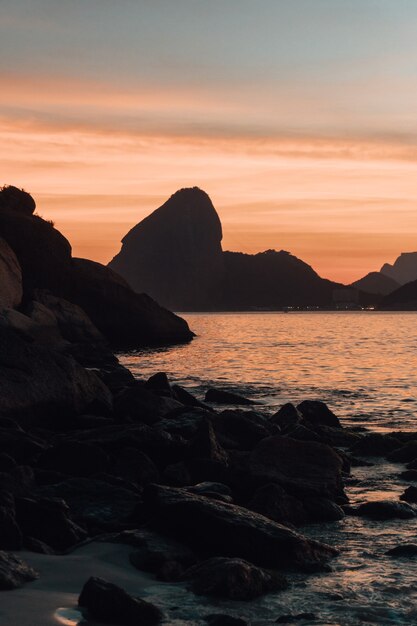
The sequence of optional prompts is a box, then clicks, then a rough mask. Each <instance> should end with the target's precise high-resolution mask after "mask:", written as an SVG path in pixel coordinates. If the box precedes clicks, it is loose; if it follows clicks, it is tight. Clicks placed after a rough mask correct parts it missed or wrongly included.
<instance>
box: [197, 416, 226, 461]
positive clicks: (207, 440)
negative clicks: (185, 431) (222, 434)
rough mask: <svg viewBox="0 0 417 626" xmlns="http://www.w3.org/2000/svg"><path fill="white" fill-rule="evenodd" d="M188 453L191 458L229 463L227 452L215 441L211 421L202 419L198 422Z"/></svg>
mask: <svg viewBox="0 0 417 626" xmlns="http://www.w3.org/2000/svg"><path fill="white" fill-rule="evenodd" d="M190 453H191V455H192V456H193V457H197V458H200V459H210V460H211V461H215V462H217V463H220V464H221V465H227V464H228V462H229V459H228V456H227V452H226V451H225V450H224V449H223V448H222V446H221V445H220V444H219V442H218V441H217V437H216V433H215V432H214V428H213V424H212V422H211V420H209V419H204V420H202V421H201V422H200V424H199V426H198V430H197V433H196V436H195V438H194V440H193V442H192V444H191V448H190Z"/></svg>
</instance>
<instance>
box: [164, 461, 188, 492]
mask: <svg viewBox="0 0 417 626" xmlns="http://www.w3.org/2000/svg"><path fill="white" fill-rule="evenodd" d="M162 483H163V484H164V485H170V486H172V487H185V486H187V485H189V484H190V483H191V473H190V470H189V469H188V467H187V466H186V464H185V463H183V462H180V463H172V464H171V465H167V467H166V468H165V470H164V471H163V473H162Z"/></svg>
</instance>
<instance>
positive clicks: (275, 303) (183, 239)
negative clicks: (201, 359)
mask: <svg viewBox="0 0 417 626" xmlns="http://www.w3.org/2000/svg"><path fill="white" fill-rule="evenodd" d="M221 240H222V227H221V223H220V219H219V216H218V214H217V212H216V210H215V208H214V206H213V204H212V202H211V200H210V198H209V196H208V195H207V194H206V193H205V192H204V191H202V190H201V189H199V188H197V187H193V188H187V189H181V190H179V191H177V192H176V193H174V195H172V196H171V197H170V198H169V200H167V202H165V203H164V204H163V205H162V206H161V207H159V208H158V209H156V210H155V211H154V212H153V213H152V214H151V215H149V216H148V217H146V218H145V219H144V220H142V221H141V222H140V223H139V224H137V225H136V226H134V227H133V228H132V229H131V230H130V231H129V232H128V233H127V235H126V236H125V237H124V238H123V240H122V248H121V250H120V252H119V253H118V254H117V255H116V256H115V257H114V259H113V260H112V261H111V262H110V263H109V266H110V267H111V269H113V270H114V271H116V272H117V273H119V274H120V275H121V276H123V278H125V280H127V282H128V283H129V284H130V285H131V287H133V289H134V290H135V291H137V292H139V293H141V292H146V293H148V294H149V295H150V296H151V297H152V298H155V300H157V301H158V302H159V303H160V304H162V305H163V306H166V307H168V308H170V309H172V310H176V311H191V310H248V309H249V310H250V309H274V308H282V307H306V306H320V307H327V306H332V303H333V298H334V293H335V291H338V292H339V296H340V294H341V297H342V300H343V297H344V293H346V297H347V298H350V297H351V295H352V293H351V292H352V291H353V290H350V293H349V289H346V287H344V286H343V285H341V284H340V283H335V282H332V281H330V280H326V279H323V278H321V277H320V276H319V275H318V274H317V273H316V272H315V271H314V270H313V268H312V267H310V266H309V265H307V263H304V262H303V261H301V260H300V259H298V258H297V257H295V256H293V255H292V254H290V253H289V252H285V251H283V250H281V251H275V250H267V251H265V252H261V253H259V254H243V253H240V252H223V250H222V246H221ZM362 298H363V302H364V303H371V302H372V301H373V300H375V297H373V298H372V297H368V298H366V295H363V294H362ZM339 301H340V298H339Z"/></svg>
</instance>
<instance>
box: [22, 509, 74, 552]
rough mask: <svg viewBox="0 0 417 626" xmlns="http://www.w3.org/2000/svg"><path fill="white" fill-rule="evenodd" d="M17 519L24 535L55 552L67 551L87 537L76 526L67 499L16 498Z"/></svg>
mask: <svg viewBox="0 0 417 626" xmlns="http://www.w3.org/2000/svg"><path fill="white" fill-rule="evenodd" d="M16 520H17V523H18V525H19V527H20V529H21V531H22V533H23V535H24V536H28V537H33V538H35V539H39V540H40V541H42V542H44V543H46V544H48V545H49V546H51V547H52V548H53V549H54V550H57V551H63V550H66V549H68V548H70V547H72V546H74V545H76V544H77V543H79V542H80V541H82V540H83V539H85V537H86V532H85V531H84V530H83V529H82V528H80V526H78V525H77V524H75V523H74V522H73V521H72V519H71V517H70V511H69V509H68V506H67V505H66V503H65V502H64V501H63V500H59V499H47V498H43V499H41V500H33V499H30V498H16Z"/></svg>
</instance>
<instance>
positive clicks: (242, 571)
mask: <svg viewBox="0 0 417 626" xmlns="http://www.w3.org/2000/svg"><path fill="white" fill-rule="evenodd" d="M183 578H184V580H188V581H191V584H190V586H191V589H192V591H193V592H194V593H196V594H198V595H208V596H217V597H221V598H229V599H230V600H253V599H255V598H258V597H259V596H262V595H264V594H266V593H269V592H271V591H281V590H282V589H286V588H287V587H288V583H287V581H286V579H285V578H284V577H283V576H279V575H278V574H273V573H271V572H268V571H267V570H265V569H261V568H260V567H256V566H255V565H252V563H249V562H248V561H244V560H243V559H229V558H224V557H215V558H211V559H208V560H207V561H203V562H202V563H198V564H197V565H194V566H193V567H191V568H190V569H188V570H187V571H186V572H185V574H184V576H183Z"/></svg>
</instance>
